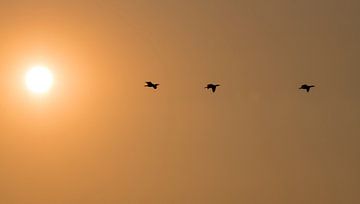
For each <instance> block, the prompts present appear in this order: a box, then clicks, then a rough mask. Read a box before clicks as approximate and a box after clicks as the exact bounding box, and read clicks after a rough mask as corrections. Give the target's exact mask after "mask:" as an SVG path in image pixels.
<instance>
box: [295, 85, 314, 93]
mask: <svg viewBox="0 0 360 204" xmlns="http://www.w3.org/2000/svg"><path fill="white" fill-rule="evenodd" d="M312 87H315V86H314V85H307V84H303V85H301V87H300V88H299V89H305V90H306V92H309V91H310V89H311V88H312Z"/></svg>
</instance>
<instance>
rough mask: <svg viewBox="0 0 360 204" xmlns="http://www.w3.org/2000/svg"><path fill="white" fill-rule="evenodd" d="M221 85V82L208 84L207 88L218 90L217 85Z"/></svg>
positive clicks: (213, 90)
mask: <svg viewBox="0 0 360 204" xmlns="http://www.w3.org/2000/svg"><path fill="white" fill-rule="evenodd" d="M218 86H220V84H208V85H207V86H206V87H205V89H211V90H212V92H215V91H216V87H218Z"/></svg>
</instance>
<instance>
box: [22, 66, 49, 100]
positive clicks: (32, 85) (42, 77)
mask: <svg viewBox="0 0 360 204" xmlns="http://www.w3.org/2000/svg"><path fill="white" fill-rule="evenodd" d="M53 81H54V77H53V74H52V72H51V71H50V70H49V69H48V68H47V67H45V66H34V67H32V68H31V69H30V70H29V71H28V72H27V73H26V76H25V83H26V87H27V88H28V89H29V90H30V91H31V92H33V93H36V94H43V93H46V92H48V91H49V90H50V89H51V87H52V85H53Z"/></svg>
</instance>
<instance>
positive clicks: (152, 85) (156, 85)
mask: <svg viewBox="0 0 360 204" xmlns="http://www.w3.org/2000/svg"><path fill="white" fill-rule="evenodd" d="M145 83H146V84H145V87H150V88H153V89H157V87H158V86H159V85H160V84H154V83H152V82H151V81H146V82H145Z"/></svg>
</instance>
